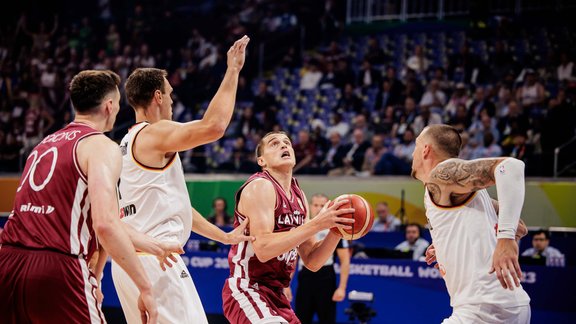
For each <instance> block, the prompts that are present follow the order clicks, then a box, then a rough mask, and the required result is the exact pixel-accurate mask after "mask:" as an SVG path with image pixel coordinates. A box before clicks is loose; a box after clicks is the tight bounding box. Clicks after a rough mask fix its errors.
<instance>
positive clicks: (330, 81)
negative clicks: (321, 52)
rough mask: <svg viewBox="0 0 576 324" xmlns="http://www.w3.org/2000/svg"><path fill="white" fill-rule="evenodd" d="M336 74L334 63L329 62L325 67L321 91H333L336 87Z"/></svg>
mask: <svg viewBox="0 0 576 324" xmlns="http://www.w3.org/2000/svg"><path fill="white" fill-rule="evenodd" d="M335 79H336V73H335V71H334V62H331V61H327V62H326V64H325V65H324V73H323V74H322V79H320V83H319V87H320V89H331V88H334V87H335V84H334V82H335Z"/></svg>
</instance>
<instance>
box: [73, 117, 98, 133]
mask: <svg viewBox="0 0 576 324" xmlns="http://www.w3.org/2000/svg"><path fill="white" fill-rule="evenodd" d="M74 123H79V124H84V125H87V126H89V127H91V128H93V129H95V130H99V131H101V132H104V131H105V128H106V121H98V120H96V119H94V118H92V117H90V116H87V115H80V114H77V115H76V117H75V118H74Z"/></svg>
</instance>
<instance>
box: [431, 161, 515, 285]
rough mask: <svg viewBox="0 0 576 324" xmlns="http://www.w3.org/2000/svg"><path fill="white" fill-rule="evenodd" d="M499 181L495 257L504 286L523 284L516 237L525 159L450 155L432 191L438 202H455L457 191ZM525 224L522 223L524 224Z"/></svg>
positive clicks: (437, 173)
mask: <svg viewBox="0 0 576 324" xmlns="http://www.w3.org/2000/svg"><path fill="white" fill-rule="evenodd" d="M493 185H496V191H497V194H498V200H499V215H498V216H499V217H498V233H497V238H498V243H497V245H496V249H495V251H494V255H493V258H492V268H491V271H490V272H491V273H492V272H495V273H496V276H497V277H498V280H499V281H500V283H501V284H502V287H503V288H507V289H510V290H512V289H514V286H516V287H519V286H520V278H521V277H522V272H521V271H520V265H519V263H518V244H516V241H515V238H516V233H517V228H518V223H519V221H520V213H521V210H522V205H523V204H524V191H525V185H524V163H523V162H522V161H520V160H517V159H514V158H509V157H507V158H492V159H477V160H471V161H464V160H460V159H449V160H446V161H444V162H442V163H439V164H438V165H437V166H436V167H435V168H434V169H433V170H432V171H431V173H430V179H429V183H426V187H427V188H428V191H429V192H430V194H431V195H432V198H433V199H434V200H435V202H437V203H440V204H447V205H452V203H453V201H454V195H456V196H457V198H459V197H458V196H462V195H464V194H466V193H471V192H473V191H477V190H480V189H484V188H487V187H490V186H493ZM521 225H522V224H521Z"/></svg>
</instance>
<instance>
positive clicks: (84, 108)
mask: <svg viewBox="0 0 576 324" xmlns="http://www.w3.org/2000/svg"><path fill="white" fill-rule="evenodd" d="M119 85H120V76H119V75H118V74H116V73H114V72H112V71H110V70H85V71H81V72H80V73H78V74H76V75H75V76H74V77H73V78H72V80H71V81H70V85H69V87H68V89H69V90H70V101H72V106H73V107H74V110H76V111H77V112H79V113H89V112H92V111H93V110H95V109H96V108H97V107H98V106H100V104H102V100H104V98H105V97H106V96H107V95H109V94H110V93H111V92H114V91H116V90H117V89H118V86H119Z"/></svg>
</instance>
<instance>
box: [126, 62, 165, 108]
mask: <svg viewBox="0 0 576 324" xmlns="http://www.w3.org/2000/svg"><path fill="white" fill-rule="evenodd" d="M167 76H168V72H166V70H162V69H156V68H138V69H136V70H134V71H133V72H132V73H131V74H130V76H129V77H128V79H126V85H125V86H124V89H125V90H126V98H127V99H128V104H130V106H132V108H136V107H145V106H147V105H148V104H149V103H150V101H152V98H153V97H154V92H155V91H156V90H160V92H161V93H163V94H164V93H166V89H165V88H164V79H165V78H166V77H167Z"/></svg>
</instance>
